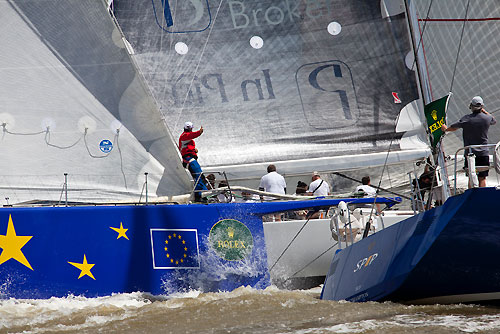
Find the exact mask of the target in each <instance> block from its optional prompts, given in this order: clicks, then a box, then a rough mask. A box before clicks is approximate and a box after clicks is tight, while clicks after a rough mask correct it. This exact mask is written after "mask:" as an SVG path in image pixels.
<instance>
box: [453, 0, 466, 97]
mask: <svg viewBox="0 0 500 334" xmlns="http://www.w3.org/2000/svg"><path fill="white" fill-rule="evenodd" d="M469 4H470V0H468V1H467V8H466V9H465V17H464V24H463V25H462V33H461V34H460V42H459V43H458V51H457V57H456V59H455V67H454V68H453V76H452V77H451V85H450V92H452V91H453V90H452V89H453V83H454V82H455V72H456V70H457V64H458V56H459V55H460V49H461V47H462V39H463V37H464V31H465V22H467V14H468V13H469Z"/></svg>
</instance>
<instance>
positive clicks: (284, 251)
mask: <svg viewBox="0 0 500 334" xmlns="http://www.w3.org/2000/svg"><path fill="white" fill-rule="evenodd" d="M312 215H313V214H312V213H310V214H309V213H308V216H309V218H307V220H306V222H305V223H304V224H303V225H302V227H301V228H300V229H299V231H298V232H297V233H296V234H295V236H294V237H293V238H292V240H291V241H290V242H289V243H288V245H287V246H286V247H285V249H284V250H283V252H281V254H280V256H278V259H277V260H276V261H275V262H274V264H273V265H272V266H271V268H270V269H269V272H271V271H272V270H273V268H274V266H276V265H277V264H278V262H279V260H280V259H281V257H282V256H283V255H284V254H285V253H286V251H287V250H288V248H290V246H291V245H292V243H293V242H294V241H295V239H297V237H298V236H299V234H300V232H302V230H303V229H304V227H306V224H307V223H308V222H309V220H310V219H311V217H312Z"/></svg>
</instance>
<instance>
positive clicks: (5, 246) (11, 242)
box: [0, 215, 33, 270]
mask: <svg viewBox="0 0 500 334" xmlns="http://www.w3.org/2000/svg"><path fill="white" fill-rule="evenodd" d="M31 238H33V236H20V235H19V236H18V235H17V234H16V230H15V229H14V223H13V222H12V216H11V215H9V223H8V225H7V233H6V234H5V235H0V248H1V249H2V250H3V251H2V254H0V265H1V264H3V263H5V262H6V261H8V260H10V259H14V260H16V261H18V262H19V263H21V264H23V265H25V266H26V267H28V268H30V269H31V270H33V268H32V267H31V264H30V263H29V262H28V259H26V257H25V256H24V254H23V252H22V251H21V248H23V247H24V245H26V243H27V242H28V241H30V239H31Z"/></svg>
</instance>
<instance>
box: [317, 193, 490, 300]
mask: <svg viewBox="0 0 500 334" xmlns="http://www.w3.org/2000/svg"><path fill="white" fill-rule="evenodd" d="M499 204H500V190H496V189H495V188H481V189H472V190H468V191H466V192H465V193H464V194H462V195H459V196H455V197H452V198H450V199H448V200H447V201H446V202H445V203H444V205H443V206H440V207H438V208H435V209H432V210H429V211H427V212H424V213H421V214H418V215H416V216H414V217H412V218H409V219H406V220H404V221H402V222H400V223H398V224H395V225H393V226H390V227H389V228H386V229H384V230H382V231H380V232H378V233H376V234H374V235H371V236H369V237H368V238H365V239H363V240H361V241H360V242H358V243H356V244H354V245H352V246H350V247H347V248H346V249H344V250H342V251H340V252H339V253H337V254H336V255H335V257H334V258H333V260H332V264H331V267H330V270H329V272H328V275H327V277H326V280H325V284H324V286H323V291H322V294H321V298H322V299H327V300H348V301H355V302H357V301H359V302H361V301H383V300H391V301H397V302H410V303H435V302H439V303H456V302H481V301H493V300H500V266H499V265H498V264H497V259H498V258H499V257H500V216H499V215H498V214H497V212H496V208H497V206H498V205H499Z"/></svg>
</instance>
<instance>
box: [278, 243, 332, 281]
mask: <svg viewBox="0 0 500 334" xmlns="http://www.w3.org/2000/svg"><path fill="white" fill-rule="evenodd" d="M338 243H339V242H338V241H337V242H335V243H334V244H333V245H331V246H330V247H328V249H327V250H325V251H324V252H323V253H321V254H319V255H318V256H316V257H315V258H314V259H313V260H312V261H310V262H309V263H308V264H306V265H305V266H303V267H302V268H301V269H300V270H298V271H296V272H295V273H293V274H292V275H290V277H288V278H287V279H286V280H285V282H286V281H288V280H290V279H292V278H293V277H294V276H295V275H297V274H298V273H300V272H301V271H302V270H304V269H306V268H307V267H308V266H309V265H310V264H312V263H313V262H314V261H316V260H317V259H319V258H320V257H322V256H323V255H324V254H326V253H327V252H328V251H329V250H330V249H332V248H333V247H335V246H337V245H338Z"/></svg>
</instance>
